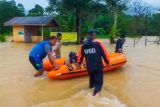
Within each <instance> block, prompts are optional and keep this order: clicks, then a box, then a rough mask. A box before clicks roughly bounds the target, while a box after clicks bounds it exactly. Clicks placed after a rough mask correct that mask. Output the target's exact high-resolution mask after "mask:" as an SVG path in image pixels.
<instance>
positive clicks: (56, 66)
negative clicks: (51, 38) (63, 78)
mask: <svg viewBox="0 0 160 107" xmlns="http://www.w3.org/2000/svg"><path fill="white" fill-rule="evenodd" d="M45 51H46V53H47V55H48V59H49V61H50V63H51V64H52V65H53V66H54V67H55V68H56V69H58V68H59V66H58V64H57V63H56V62H55V59H54V58H53V57H52V48H51V46H50V45H49V44H47V45H45Z"/></svg>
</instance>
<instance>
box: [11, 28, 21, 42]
mask: <svg viewBox="0 0 160 107" xmlns="http://www.w3.org/2000/svg"><path fill="white" fill-rule="evenodd" d="M13 40H14V41H15V42H24V26H13Z"/></svg>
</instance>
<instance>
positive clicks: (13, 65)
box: [0, 38, 160, 107]
mask: <svg viewBox="0 0 160 107" xmlns="http://www.w3.org/2000/svg"><path fill="white" fill-rule="evenodd" d="M103 42H105V44H106V45H107V47H108V50H109V51H110V52H113V51H114V45H109V43H108V41H106V40H103ZM33 45H34V44H24V43H9V42H7V43H0V107H160V66H159V65H160V45H159V46H158V45H153V44H150V45H148V46H147V47H145V46H144V38H143V39H142V40H140V41H139V43H138V44H137V45H136V47H133V40H131V39H127V42H126V43H125V45H124V54H125V56H126V57H127V60H128V62H127V64H126V65H125V66H123V67H121V68H119V69H117V70H115V71H111V72H108V73H105V74H104V86H103V90H102V92H101V96H100V97H99V98H97V99H94V98H93V97H92V91H93V90H89V89H88V77H87V76H85V77H80V78H75V79H70V80H50V79H48V78H47V77H46V74H44V75H43V76H42V77H39V78H34V77H33V75H34V73H35V70H34V68H33V67H32V65H31V64H30V63H29V61H28V54H29V51H30V49H31V47H32V46H33ZM78 49H79V46H76V45H72V46H70V45H69V46H62V56H63V57H67V55H68V53H69V51H71V50H72V51H77V50H78Z"/></svg>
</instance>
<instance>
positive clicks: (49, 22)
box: [4, 16, 59, 27]
mask: <svg viewBox="0 0 160 107" xmlns="http://www.w3.org/2000/svg"><path fill="white" fill-rule="evenodd" d="M4 25H5V26H15V25H26V26H27V25H30V26H54V27H58V26H59V25H58V23H57V22H56V21H55V20H54V19H53V17H48V16H37V17H14V18H12V19H10V20H9V21H7V22H5V23H4Z"/></svg>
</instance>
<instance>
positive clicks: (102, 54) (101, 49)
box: [99, 44, 109, 64]
mask: <svg viewBox="0 0 160 107" xmlns="http://www.w3.org/2000/svg"><path fill="white" fill-rule="evenodd" d="M99 50H100V54H101V56H102V57H103V60H104V61H105V63H106V64H109V60H108V59H107V57H106V55H105V52H104V50H103V48H102V46H101V45H100V44H99Z"/></svg>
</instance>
